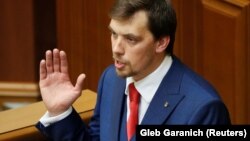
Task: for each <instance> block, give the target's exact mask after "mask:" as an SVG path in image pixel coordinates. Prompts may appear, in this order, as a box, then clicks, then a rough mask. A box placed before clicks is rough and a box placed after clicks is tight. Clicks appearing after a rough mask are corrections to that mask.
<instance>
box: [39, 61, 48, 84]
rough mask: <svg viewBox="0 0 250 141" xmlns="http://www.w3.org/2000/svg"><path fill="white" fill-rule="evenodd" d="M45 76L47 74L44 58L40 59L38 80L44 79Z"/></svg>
mask: <svg viewBox="0 0 250 141" xmlns="http://www.w3.org/2000/svg"><path fill="white" fill-rule="evenodd" d="M46 76H47V71H46V63H45V60H42V61H41V62H40V80H43V79H45V78H46Z"/></svg>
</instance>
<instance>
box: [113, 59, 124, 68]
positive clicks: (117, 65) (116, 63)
mask: <svg viewBox="0 0 250 141" xmlns="http://www.w3.org/2000/svg"><path fill="white" fill-rule="evenodd" d="M115 67H116V68H117V69H122V68H124V67H125V63H123V62H121V61H119V60H116V59H115Z"/></svg>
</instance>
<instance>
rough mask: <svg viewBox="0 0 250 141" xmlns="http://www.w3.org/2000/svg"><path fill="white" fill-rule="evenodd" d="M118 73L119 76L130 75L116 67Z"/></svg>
mask: <svg viewBox="0 0 250 141" xmlns="http://www.w3.org/2000/svg"><path fill="white" fill-rule="evenodd" d="M116 74H117V75H118V76H119V77H122V78H126V77H129V76H130V75H129V74H128V73H126V72H124V71H120V70H118V69H116Z"/></svg>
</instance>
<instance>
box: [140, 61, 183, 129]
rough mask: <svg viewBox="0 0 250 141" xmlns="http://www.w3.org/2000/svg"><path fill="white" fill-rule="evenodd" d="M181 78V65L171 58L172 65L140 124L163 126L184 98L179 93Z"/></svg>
mask: <svg viewBox="0 0 250 141" xmlns="http://www.w3.org/2000/svg"><path fill="white" fill-rule="evenodd" d="M182 76H183V69H182V65H181V63H180V62H179V60H177V58H175V57H173V63H172V65H171V67H170V69H169V71H168V73H167V74H166V75H165V77H164V78H163V80H162V83H161V85H160V86H159V88H158V90H157V92H156V94H155V96H154V97H153V99H152V101H151V103H150V105H149V107H148V110H147V112H146V114H145V116H144V118H143V120H142V123H141V124H149V125H150V124H156V125H159V124H163V123H164V122H165V121H166V120H167V118H168V117H169V116H170V115H171V113H172V111H173V109H174V108H175V107H176V106H177V105H178V103H179V102H180V101H181V100H182V99H183V98H184V95H181V94H180V92H179V89H180V86H181V81H182Z"/></svg>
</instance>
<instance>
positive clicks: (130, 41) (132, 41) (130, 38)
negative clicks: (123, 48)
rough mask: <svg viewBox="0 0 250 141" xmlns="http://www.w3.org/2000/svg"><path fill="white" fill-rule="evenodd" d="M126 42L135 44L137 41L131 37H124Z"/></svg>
mask: <svg viewBox="0 0 250 141" xmlns="http://www.w3.org/2000/svg"><path fill="white" fill-rule="evenodd" d="M126 40H127V41H128V42H129V43H130V44H136V43H137V39H135V38H133V37H129V36H128V37H126Z"/></svg>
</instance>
